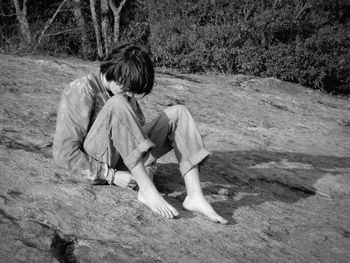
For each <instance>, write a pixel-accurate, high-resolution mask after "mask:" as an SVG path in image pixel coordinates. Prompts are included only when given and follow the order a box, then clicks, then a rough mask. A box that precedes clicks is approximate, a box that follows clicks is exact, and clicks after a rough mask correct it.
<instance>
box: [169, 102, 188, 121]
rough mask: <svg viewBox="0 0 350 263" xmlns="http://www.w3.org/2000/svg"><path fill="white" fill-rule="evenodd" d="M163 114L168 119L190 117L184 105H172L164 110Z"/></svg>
mask: <svg viewBox="0 0 350 263" xmlns="http://www.w3.org/2000/svg"><path fill="white" fill-rule="evenodd" d="M165 113H166V114H167V115H168V117H169V118H170V119H178V118H181V116H184V115H191V113H190V111H189V110H188V109H187V107H186V106H184V105H180V104H179V105H174V106H171V107H169V108H166V109H165Z"/></svg>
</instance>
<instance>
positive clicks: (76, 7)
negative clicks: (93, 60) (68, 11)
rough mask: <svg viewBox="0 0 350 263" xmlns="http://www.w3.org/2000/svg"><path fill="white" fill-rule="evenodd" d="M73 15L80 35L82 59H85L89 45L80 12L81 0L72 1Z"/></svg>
mask: <svg viewBox="0 0 350 263" xmlns="http://www.w3.org/2000/svg"><path fill="white" fill-rule="evenodd" d="M73 13H74V16H75V20H76V22H77V24H78V28H79V30H80V34H81V47H82V54H83V57H84V58H86V57H87V56H88V55H89V50H90V45H89V41H88V35H87V32H86V23H85V18H84V16H83V13H82V11H81V0H73Z"/></svg>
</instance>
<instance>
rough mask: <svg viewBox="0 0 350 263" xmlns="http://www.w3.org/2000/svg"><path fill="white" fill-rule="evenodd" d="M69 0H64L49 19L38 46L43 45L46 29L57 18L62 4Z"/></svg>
mask: <svg viewBox="0 0 350 263" xmlns="http://www.w3.org/2000/svg"><path fill="white" fill-rule="evenodd" d="M25 1H26V0H25ZM67 1H68V0H63V1H62V3H61V4H60V5H59V7H58V8H57V10H56V12H55V13H54V14H53V16H52V17H51V19H50V20H48V21H47V22H46V24H45V27H44V29H43V31H41V34H40V37H39V38H38V42H37V45H36V47H39V46H40V45H41V41H42V39H43V37H44V35H45V32H46V30H47V29H48V28H49V27H50V25H51V24H52V22H53V20H54V19H55V17H56V16H57V14H58V13H59V12H60V10H61V8H62V6H63V5H64V4H65V3H66V2H67Z"/></svg>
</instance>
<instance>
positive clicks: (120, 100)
mask: <svg viewBox="0 0 350 263" xmlns="http://www.w3.org/2000/svg"><path fill="white" fill-rule="evenodd" d="M126 105H128V102H127V100H126V98H125V97H124V96H122V95H114V96H113V97H111V98H110V99H109V100H108V101H107V102H106V104H105V107H106V108H107V109H109V110H111V111H124V110H126Z"/></svg>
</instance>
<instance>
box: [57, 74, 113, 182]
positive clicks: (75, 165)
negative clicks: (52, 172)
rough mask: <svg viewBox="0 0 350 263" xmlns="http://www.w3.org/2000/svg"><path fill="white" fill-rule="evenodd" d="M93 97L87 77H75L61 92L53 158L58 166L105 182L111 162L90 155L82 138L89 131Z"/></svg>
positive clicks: (95, 180) (96, 180) (87, 177)
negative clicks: (85, 150)
mask: <svg viewBox="0 0 350 263" xmlns="http://www.w3.org/2000/svg"><path fill="white" fill-rule="evenodd" d="M93 106H94V97H93V95H92V92H91V90H90V87H89V82H88V80H87V79H80V80H75V81H73V82H72V83H71V84H70V85H68V86H67V87H66V88H65V89H64V91H63V93H62V96H61V100H60V103H59V109H58V115H57V126H56V132H55V136H54V142H53V157H54V162H55V164H56V165H57V166H58V167H59V168H63V169H64V170H67V171H69V172H72V173H74V174H77V175H80V176H82V177H83V178H86V179H88V180H91V181H94V183H102V182H105V181H106V176H107V174H108V169H109V168H108V166H107V164H105V163H102V162H99V161H97V160H95V159H93V158H92V157H91V156H89V155H87V154H86V153H85V152H84V150H83V141H84V139H85V137H86V135H87V133H88V128H89V123H90V117H91V112H92V109H93Z"/></svg>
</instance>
